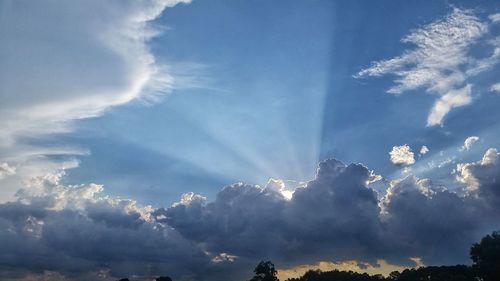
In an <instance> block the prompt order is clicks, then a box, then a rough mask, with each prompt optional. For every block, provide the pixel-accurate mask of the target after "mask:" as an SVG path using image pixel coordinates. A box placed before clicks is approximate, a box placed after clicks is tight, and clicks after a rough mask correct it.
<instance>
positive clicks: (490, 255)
mask: <svg viewBox="0 0 500 281" xmlns="http://www.w3.org/2000/svg"><path fill="white" fill-rule="evenodd" d="M470 257H471V259H472V261H473V262H474V267H475V268H476V269H477V270H478V274H479V275H480V276H481V277H483V278H484V280H485V281H498V280H500V231H495V232H493V233H492V234H491V235H486V236H485V237H483V238H482V239H481V241H480V242H479V243H475V244H474V245H472V247H471V249H470Z"/></svg>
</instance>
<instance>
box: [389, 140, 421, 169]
mask: <svg viewBox="0 0 500 281" xmlns="http://www.w3.org/2000/svg"><path fill="white" fill-rule="evenodd" d="M389 155H390V156H391V157H390V159H391V162H392V164H394V165H398V166H409V165H412V164H414V163H415V154H414V153H413V151H411V148H410V146H408V145H407V144H405V145H401V146H393V147H392V150H391V152H389Z"/></svg>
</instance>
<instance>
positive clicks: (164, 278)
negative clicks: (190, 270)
mask: <svg viewBox="0 0 500 281" xmlns="http://www.w3.org/2000/svg"><path fill="white" fill-rule="evenodd" d="M155 281H172V278H170V277H168V276H160V277H158V278H156V279H155Z"/></svg>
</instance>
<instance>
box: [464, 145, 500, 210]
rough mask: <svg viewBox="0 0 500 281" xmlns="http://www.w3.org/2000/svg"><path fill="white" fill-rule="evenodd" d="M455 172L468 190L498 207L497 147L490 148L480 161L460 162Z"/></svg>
mask: <svg viewBox="0 0 500 281" xmlns="http://www.w3.org/2000/svg"><path fill="white" fill-rule="evenodd" d="M455 173H456V177H457V180H458V181H459V182H461V183H464V184H465V185H466V187H467V191H468V192H470V193H471V194H472V195H476V196H479V197H481V198H483V199H484V200H485V201H486V202H488V203H489V204H490V205H491V206H493V207H495V208H498V206H499V203H500V184H499V183H500V153H499V152H498V151H497V150H496V149H495V148H490V149H488V150H487V151H486V153H485V154H484V156H483V158H482V159H481V160H480V161H477V162H472V163H461V164H458V165H457V168H456V170H455Z"/></svg>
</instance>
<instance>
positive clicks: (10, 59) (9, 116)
mask: <svg viewBox="0 0 500 281" xmlns="http://www.w3.org/2000/svg"><path fill="white" fill-rule="evenodd" d="M181 2H189V0H137V1H135V0H134V1H131V0H126V1H108V2H102V1H97V0H88V1H71V2H67V1H56V2H54V1H35V2H33V1H25V0H20V1H10V0H7V1H1V2H0V40H1V42H2V44H0V57H2V63H1V65H0V98H1V100H2V102H1V103H0V128H2V131H1V132H0V162H5V161H7V160H6V158H8V159H9V160H8V161H9V163H11V164H13V165H14V166H16V167H17V168H18V170H19V173H17V175H16V177H19V178H18V179H17V180H16V182H20V181H21V180H23V178H21V177H27V178H29V177H32V176H39V175H43V174H45V173H47V172H51V171H53V170H48V169H49V168H50V169H52V168H55V169H56V170H57V169H59V168H63V163H67V161H70V160H68V159H65V160H64V161H56V160H54V159H53V158H50V157H49V156H51V155H61V154H59V153H57V151H60V150H65V152H64V156H65V157H67V158H69V157H70V156H71V155H74V156H76V155H79V154H80V150H81V149H79V148H76V149H71V148H69V149H68V148H67V147H28V148H27V147H25V145H22V144H21V141H20V139H25V138H30V139H36V138H39V137H41V136H46V135H47V134H51V133H59V132H68V131H71V130H72V121H73V120H76V119H82V118H87V117H92V116H96V115H100V114H102V113H103V112H104V111H105V110H106V109H108V108H110V107H112V106H117V105H121V104H124V103H127V102H130V101H132V100H136V99H148V98H149V97H154V98H156V97H157V96H158V93H163V94H164V93H166V92H169V91H170V90H171V89H172V87H173V85H175V83H176V82H175V81H174V80H175V77H173V76H172V75H171V74H170V73H171V72H170V70H171V69H169V68H168V67H166V66H163V65H159V64H158V63H156V61H155V58H154V56H153V54H152V53H151V52H150V50H149V48H148V41H149V40H150V39H151V38H152V37H153V36H155V35H157V34H158V33H159V30H158V29H155V28H153V27H152V25H151V24H150V21H152V20H154V19H156V18H157V17H158V16H160V15H161V13H162V12H163V10H164V9H166V8H167V7H172V6H174V5H176V4H178V3H181ZM165 70H167V71H165ZM26 149H28V151H29V153H27V152H26ZM37 150H39V151H41V153H38V154H37V153H35V151H37ZM44 150H52V151H53V152H50V153H44V152H43V151H44ZM71 161H73V163H77V162H76V161H74V159H72V160H71ZM64 168H69V167H68V166H64ZM28 170H29V172H30V173H31V174H27V173H28ZM14 182H15V181H14V180H12V183H14ZM18 187H19V185H18V184H12V185H8V187H7V188H3V189H2V190H1V191H0V193H1V194H0V201H2V200H6V199H10V198H12V195H13V194H14V192H15V190H17V188H18Z"/></svg>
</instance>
